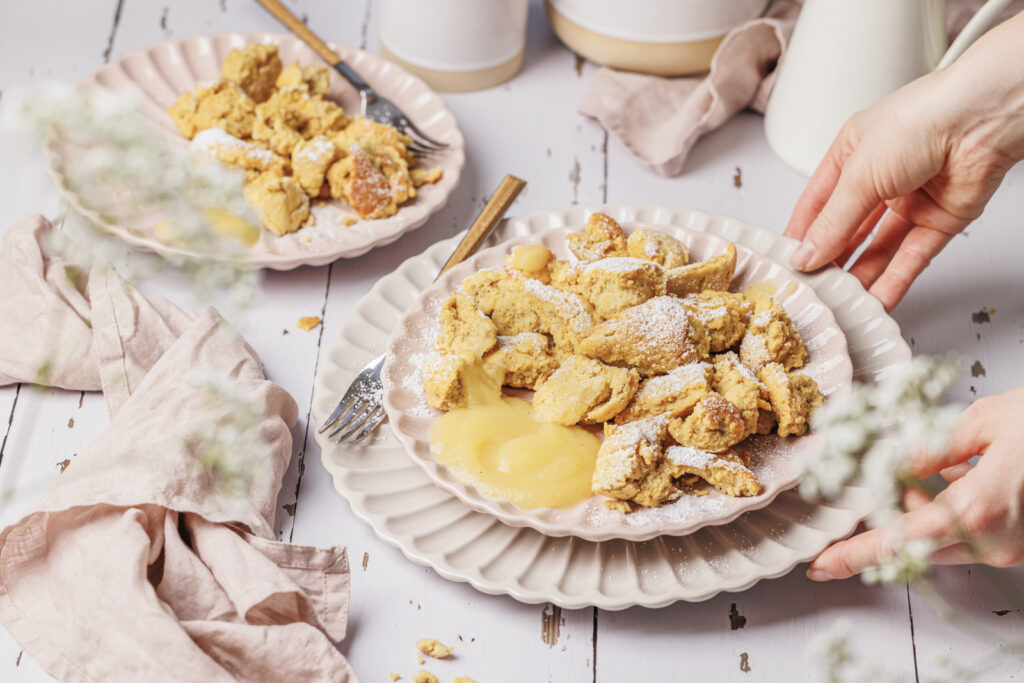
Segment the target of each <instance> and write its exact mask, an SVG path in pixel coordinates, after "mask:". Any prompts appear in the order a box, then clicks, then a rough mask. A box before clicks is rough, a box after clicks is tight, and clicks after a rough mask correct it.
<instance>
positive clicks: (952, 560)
mask: <svg viewBox="0 0 1024 683" xmlns="http://www.w3.org/2000/svg"><path fill="white" fill-rule="evenodd" d="M930 562H931V563H932V564H975V563H977V562H981V559H980V558H979V557H978V553H977V551H976V550H974V549H973V548H972V547H971V546H970V545H969V544H967V543H955V544H953V545H951V546H948V547H946V548H939V549H938V550H936V551H935V552H934V553H932V556H931V558H930Z"/></svg>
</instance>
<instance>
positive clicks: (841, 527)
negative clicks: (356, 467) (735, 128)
mask: <svg viewBox="0 0 1024 683" xmlns="http://www.w3.org/2000/svg"><path fill="white" fill-rule="evenodd" d="M588 210H589V211H598V210H600V211H604V212H609V213H611V215H613V216H618V217H619V218H617V220H619V219H620V218H621V219H622V220H634V219H635V217H636V216H638V215H642V214H646V215H647V216H651V217H654V218H650V217H646V218H644V220H646V221H648V222H654V223H655V224H657V217H658V216H661V215H665V214H668V215H672V214H680V215H683V214H687V215H699V216H701V217H703V218H705V219H720V220H734V221H738V222H739V223H741V224H743V225H745V226H749V227H750V228H752V229H753V231H754V233H755V235H756V236H758V238H759V239H769V240H779V241H780V242H781V246H780V248H781V250H782V252H783V255H788V254H790V253H792V251H793V250H794V249H795V247H796V244H797V242H796V241H795V240H792V239H789V238H786V237H784V236H782V235H779V234H778V233H776V232H774V231H772V230H770V229H769V228H766V227H763V226H760V225H756V224H753V223H747V222H746V221H742V220H741V219H735V218H732V217H729V216H724V215H722V214H708V213H706V212H703V211H700V210H698V209H692V208H687V207H669V206H666V205H661V204H623V203H607V204H603V205H598V206H586V205H576V206H572V207H569V208H564V209H550V210H542V211H536V212H532V213H529V214H524V215H522V216H517V217H510V218H506V219H505V220H504V221H502V223H501V224H500V225H499V229H498V230H497V231H496V234H501V235H504V234H505V233H506V232H508V233H510V234H511V235H514V234H523V231H526V232H529V231H530V224H531V222H535V221H540V220H547V222H548V224H549V225H565V224H567V223H566V221H567V220H570V219H571V215H572V214H573V213H574V212H576V211H588ZM460 237H461V235H456V236H454V237H451V238H448V239H447V240H442V241H440V242H438V243H436V244H434V245H432V246H431V247H428V248H427V249H426V250H424V251H423V252H421V253H420V254H418V255H416V256H413V257H411V258H409V259H407V260H406V261H405V262H403V264H401V265H400V266H399V267H398V268H397V269H396V270H395V271H394V272H393V273H391V274H388V275H386V276H384V277H383V278H381V280H379V281H378V282H377V283H376V284H375V285H374V286H373V288H371V290H370V292H368V293H367V294H366V295H365V296H364V297H362V298H361V299H360V301H359V302H357V303H356V304H355V306H353V308H352V313H351V314H350V315H349V316H348V317H346V320H345V321H344V322H343V323H342V324H341V325H339V326H338V327H337V328H336V331H335V334H334V337H333V338H332V339H331V341H330V342H329V344H328V346H327V348H326V349H325V351H326V356H325V357H324V362H323V363H321V364H320V366H319V368H318V370H317V374H316V378H315V382H314V396H313V401H312V404H311V409H312V413H311V414H312V416H313V419H314V420H315V422H316V423H319V422H320V420H322V419H323V417H324V416H325V415H326V414H327V412H329V410H330V408H331V407H332V406H333V402H334V401H335V400H336V398H337V396H336V395H335V394H336V393H337V392H336V391H332V390H331V388H330V387H328V386H326V384H327V383H328V379H327V377H328V376H329V375H331V374H341V375H348V376H349V378H350V377H351V376H354V374H355V372H356V371H357V368H348V369H346V368H344V367H342V366H341V365H339V364H338V361H337V359H336V355H337V353H338V351H337V349H340V348H344V347H345V346H346V345H347V346H348V347H349V348H350V349H351V348H355V349H356V350H357V354H356V357H355V360H354V361H353V362H358V363H361V362H362V361H363V360H365V359H367V358H369V357H371V356H372V355H377V354H379V353H380V351H381V348H382V347H383V345H384V344H385V343H386V340H385V341H383V342H381V343H380V344H379V345H376V346H374V345H373V344H371V345H369V347H362V346H361V347H353V346H352V345H350V344H349V343H348V342H347V340H346V339H345V338H344V335H345V332H346V329H347V327H348V326H349V325H354V324H355V323H354V322H353V321H354V319H355V318H357V317H358V316H359V312H360V309H361V307H360V303H361V302H363V301H366V300H369V299H370V298H373V297H380V296H382V292H383V290H384V288H385V286H386V281H387V279H388V278H389V277H392V276H397V274H399V273H402V272H404V270H410V271H411V270H412V269H413V268H414V267H415V264H416V263H417V262H421V261H428V262H431V263H430V266H429V267H430V268H431V269H432V270H433V269H436V268H438V267H439V266H440V265H441V264H442V263H443V262H444V260H445V258H446V257H447V255H448V252H449V251H450V249H451V248H452V247H454V245H455V244H456V243H457V241H458V239H460ZM823 272H835V273H836V277H838V278H839V280H840V281H841V282H845V283H846V284H847V285H848V286H849V287H850V288H851V292H852V295H853V296H856V300H855V301H853V302H852V304H851V310H853V309H854V308H859V307H860V306H862V305H863V306H867V307H868V309H869V311H868V313H869V314H870V317H871V318H872V320H878V322H879V324H878V325H877V326H876V327H875V330H874V335H875V336H876V337H879V338H880V340H881V341H879V342H877V343H876V344H874V346H873V348H876V349H877V347H878V344H881V343H883V342H884V344H885V345H886V349H885V352H886V353H890V354H892V355H893V357H894V358H893V360H892V361H891V362H890V363H889V365H886V366H883V368H882V369H884V367H889V366H890V365H891V364H893V363H898V362H906V361H907V360H909V359H910V357H911V355H912V354H911V350H910V346H909V345H908V344H907V342H906V340H904V339H903V337H902V335H901V334H900V333H899V326H898V325H897V324H896V322H895V321H894V320H893V319H892V318H891V317H890V316H889V315H888V314H887V313H886V312H885V311H884V309H883V308H882V305H881V303H880V302H878V300H877V299H874V298H873V297H871V296H870V294H868V293H867V292H866V291H865V290H864V288H863V286H861V285H860V283H859V281H857V280H856V278H854V277H853V276H852V275H850V274H849V273H846V272H844V271H840V270H839V269H838V268H829V269H826V271H823ZM422 277H423V278H424V279H425V282H424V285H423V286H426V284H429V282H430V279H429V278H428V277H427V276H426V275H424V276H422ZM420 289H422V287H420ZM840 326H841V327H842V326H843V323H842V320H841V319H840ZM845 329H846V328H844V330H845ZM847 340H848V342H849V341H851V335H850V333H849V332H847ZM332 351H333V353H332ZM872 355H875V354H872ZM852 356H853V348H852V344H851V357H852ZM855 360H856V359H855ZM864 371H865V372H869V373H872V374H873V376H875V377H877V375H878V373H879V372H880V371H881V369H879V368H875V369H872V368H866V369H865V370H864ZM854 372H855V377H856V374H857V372H858V368H857V365H856V363H855V366H854ZM346 381H347V380H346ZM340 388H343V387H340ZM321 404H323V405H321ZM314 437H315V439H316V441H317V444H318V445H319V446H320V448H321V464H322V465H323V467H324V469H325V470H327V472H328V474H329V475H330V476H331V477H332V483H333V485H334V488H335V490H336V491H337V492H338V494H339V495H340V496H341V497H342V498H343V499H344V500H346V501H347V502H348V503H349V506H350V509H351V510H352V513H353V515H354V516H355V517H356V518H357V519H359V520H361V521H363V522H365V523H367V524H368V525H369V526H370V528H371V529H372V530H373V531H374V534H375V535H376V536H377V537H378V538H380V539H381V540H382V541H383V542H385V543H387V544H388V545H392V546H394V547H396V548H398V549H399V550H400V551H401V552H402V554H403V555H405V557H406V558H408V559H409V560H410V561H412V562H414V563H415V564H418V565H422V566H428V567H431V568H432V569H433V570H434V571H436V572H437V573H438V574H439V575H441V576H442V577H444V578H446V579H448V580H451V581H458V582H464V583H468V584H469V585H471V586H473V587H474V588H475V589H476V590H479V591H480V592H482V593H486V594H490V595H498V594H503V595H509V596H510V597H513V598H514V599H516V600H519V601H520V602H524V603H529V604H539V603H544V602H551V603H553V604H556V605H559V606H561V607H564V608H567V609H576V608H582V607H591V606H593V607H599V608H601V609H606V610H622V609H627V608H629V607H634V606H642V607H648V608H657V607H663V606H666V605H669V604H673V603H675V602H678V601H689V602H699V601H702V600H707V599H710V598H712V597H714V596H715V595H717V594H719V593H721V592H739V591H743V590H746V589H747V588H750V587H751V586H753V585H754V584H756V583H757V582H758V581H760V580H762V579H769V578H776V577H779V576H782V575H785V574H788V573H789V572H790V571H792V570H793V568H794V567H796V566H797V565H798V564H800V563H802V562H806V561H808V560H810V559H812V558H813V557H815V556H816V555H817V554H818V553H820V552H821V550H823V549H824V548H825V547H827V546H828V545H829V544H830V543H832V542H834V541H836V540H838V539H841V538H845V537H846V536H848V535H849V534H850V533H852V531H853V530H854V529H855V528H856V526H857V524H858V523H859V522H860V521H861V520H862V519H864V518H865V517H866V516H867V515H868V514H869V512H870V509H869V507H868V506H867V505H866V504H865V503H864V502H863V501H859V500H858V495H857V494H858V490H859V488H860V487H858V486H857V482H851V483H850V484H848V485H847V486H846V487H844V489H843V490H842V491H841V492H840V494H839V496H837V498H835V499H833V500H832V501H828V502H827V503H826V502H821V503H818V504H817V505H816V509H817V507H824V508H828V509H829V510H831V511H834V512H836V513H837V515H838V518H836V519H835V520H834V523H833V524H832V525H831V527H829V528H823V529H818V528H815V527H811V526H808V525H802V526H801V528H802V529H804V530H805V532H806V533H807V534H809V535H810V536H813V541H812V542H811V546H812V548H811V549H807V550H803V551H801V550H797V549H790V550H791V552H789V553H788V556H787V558H786V559H785V560H784V561H781V562H776V563H775V564H774V565H773V566H771V567H765V568H763V569H762V570H761V571H756V572H754V573H752V574H751V575H749V576H747V577H745V578H742V579H737V578H735V577H732V578H731V579H723V578H722V577H721V576H718V575H716V578H717V579H718V580H716V581H713V582H711V584H709V585H704V586H701V587H698V588H688V587H686V586H683V585H682V584H680V583H676V584H674V585H673V586H672V588H671V589H669V590H666V591H664V592H662V593H659V594H656V595H652V594H649V593H645V592H643V591H640V590H638V589H637V590H633V591H629V592H627V593H624V594H616V595H610V594H608V593H606V592H602V591H601V590H597V589H590V590H587V591H583V592H569V591H567V590H565V589H563V588H562V587H561V586H559V585H546V586H544V587H539V588H538V587H532V588H531V587H527V586H525V585H524V584H523V582H522V580H521V579H522V577H521V575H520V576H519V577H516V579H515V580H508V581H502V580H495V579H490V578H488V577H486V576H484V575H483V573H482V572H481V568H480V567H479V566H472V567H465V566H462V567H460V566H456V565H455V564H454V563H453V561H452V560H451V559H450V558H449V557H448V555H447V554H446V553H444V552H442V551H440V550H434V551H430V550H426V549H423V548H422V547H419V546H418V544H417V542H416V538H414V537H413V536H412V535H411V534H410V533H409V532H404V533H401V532H399V531H397V530H396V529H394V528H393V527H387V526H386V525H387V522H388V518H387V516H386V515H385V514H383V513H376V512H374V511H372V510H370V509H369V508H368V507H367V506H366V498H367V494H366V493H365V492H362V491H358V490H354V489H351V488H349V487H348V486H347V481H346V473H347V470H346V469H345V468H344V467H342V466H336V465H335V463H334V462H332V453H336V452H338V451H345V450H352V451H353V452H358V453H359V454H360V455H366V454H370V455H369V456H368V457H373V456H372V451H373V450H374V444H372V443H371V444H368V445H366V446H363V447H361V448H357V449H345V448H344V447H342V446H339V445H337V444H334V443H333V442H329V441H327V439H326V438H325V437H324V436H323V435H319V434H314ZM388 447H391V446H390V445H389V446H388ZM403 456H404V450H403ZM404 457H407V456H404ZM410 465H411V463H410ZM417 471H418V468H417ZM771 507H772V506H769V507H768V508H765V510H770V509H771ZM467 510H468V509H467ZM762 512H763V511H762ZM471 514H481V513H471ZM755 514H758V513H755ZM481 516H485V515H481ZM740 521H742V517H741V519H740V520H737V521H736V522H734V524H737V523H739V522H740ZM790 523H791V524H797V523H798V522H796V521H791V522H790ZM496 525H497V526H503V525H501V523H500V522H498V521H497V520H493V523H492V524H491V525H490V526H491V527H494V526H496ZM729 526H730V525H725V526H722V527H716V529H722V530H725V529H728V528H729ZM489 528H490V527H489ZM529 531H531V532H532V530H529ZM534 533H536V532H534ZM698 533H700V532H698ZM582 543H588V542H586V541H583V542H582ZM615 543H627V544H630V545H632V544H631V543H630V542H615ZM593 545H600V544H593Z"/></svg>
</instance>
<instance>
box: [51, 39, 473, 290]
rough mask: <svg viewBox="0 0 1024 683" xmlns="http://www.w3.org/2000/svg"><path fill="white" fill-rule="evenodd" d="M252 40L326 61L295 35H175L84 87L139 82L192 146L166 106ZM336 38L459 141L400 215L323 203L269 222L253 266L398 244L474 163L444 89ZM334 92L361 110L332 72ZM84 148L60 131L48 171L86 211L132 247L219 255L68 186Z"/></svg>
mask: <svg viewBox="0 0 1024 683" xmlns="http://www.w3.org/2000/svg"><path fill="white" fill-rule="evenodd" d="M250 42H257V43H269V44H273V45H277V46H278V48H279V51H280V55H281V61H282V62H284V63H285V64H291V63H292V62H294V61H296V60H297V61H298V62H299V63H301V64H303V65H314V64H322V63H323V62H322V61H321V60H320V59H319V58H318V57H317V56H316V54H315V53H314V52H313V51H312V50H311V49H309V47H307V46H306V45H305V43H303V42H302V41H301V40H299V39H298V38H296V37H294V36H292V35H289V34H277V33H252V34H244V33H221V34H218V35H214V36H193V37H191V38H184V39H182V40H176V41H169V42H166V43H160V44H158V45H153V46H151V47H148V48H146V49H144V50H139V51H138V52H132V53H129V54H127V55H124V56H123V57H121V58H120V59H117V60H115V61H113V62H111V63H110V64H107V65H106V66H104V67H103V68H101V69H99V70H98V71H96V72H95V73H94V74H92V75H91V76H89V77H88V78H86V79H85V80H84V81H83V82H82V83H81V84H80V86H81V87H89V86H106V87H133V88H135V89H137V90H139V91H140V92H141V93H142V95H143V104H142V113H143V115H144V116H146V117H147V118H149V119H150V120H152V122H153V123H154V124H155V125H156V128H157V130H158V131H159V132H160V134H161V135H164V136H165V137H166V138H167V140H168V141H169V142H170V144H173V145H180V146H182V147H184V146H186V145H187V144H188V140H186V139H185V138H183V137H182V136H181V135H179V134H178V131H177V128H176V127H175V125H174V122H173V121H172V120H171V118H170V116H169V115H168V114H167V108H168V107H170V106H171V105H172V104H173V103H174V101H175V100H176V99H177V98H178V95H180V94H181V93H183V92H187V91H191V90H192V89H193V88H194V87H195V85H196V83H199V82H202V81H207V80H210V79H214V78H217V77H218V76H219V75H220V65H221V63H222V62H223V61H224V57H225V56H226V55H227V53H228V52H230V51H231V50H232V49H233V48H236V47H240V46H242V45H245V44H246V43H250ZM330 46H331V48H332V49H333V50H334V51H335V52H337V53H338V54H340V55H341V57H342V58H343V59H344V60H345V61H346V62H347V63H348V64H349V65H351V66H352V68H354V69H355V70H356V71H358V72H359V73H360V74H361V75H362V76H363V77H364V78H365V79H366V80H367V82H369V83H370V85H372V86H373V87H374V88H375V89H376V90H377V91H378V92H380V93H381V94H382V95H383V96H385V97H387V98H389V99H391V100H392V101H393V102H394V103H395V104H397V105H398V106H399V108H401V109H402V110H403V111H405V112H406V114H407V115H408V116H409V118H410V119H411V120H413V121H414V122H416V124H417V125H418V126H419V127H420V128H422V129H423V130H424V131H426V132H427V133H428V134H429V135H430V136H431V137H434V138H436V139H438V140H442V141H444V142H447V143H448V144H449V145H450V146H451V148H450V149H449V150H447V151H446V152H444V153H442V154H437V155H434V156H432V157H430V158H429V159H427V160H426V161H425V162H424V166H428V167H430V166H435V165H436V166H440V167H441V170H442V173H443V175H442V177H441V180H440V181H438V182H437V183H435V184H433V185H424V186H423V187H421V188H420V192H419V195H418V196H417V197H416V198H415V199H414V200H412V201H411V202H408V203H406V204H403V205H402V206H401V207H400V208H399V210H398V213H396V214H395V215H394V216H392V217H390V218H386V219H383V220H373V221H371V220H356V222H355V223H353V224H352V225H345V219H348V218H356V216H355V214H354V213H352V210H351V209H350V208H349V207H347V206H345V205H344V204H342V203H341V202H338V201H336V200H332V201H329V202H327V203H326V204H325V205H324V206H316V207H314V209H313V212H314V214H315V215H316V223H315V224H314V225H310V226H306V227H304V228H302V229H300V230H298V231H296V232H294V233H291V234H289V235H283V236H277V235H274V234H273V233H271V232H269V231H267V230H261V231H260V232H261V235H260V239H259V241H258V242H256V243H255V244H253V245H252V246H250V247H248V248H247V249H246V251H245V252H244V253H243V255H242V260H243V261H244V262H245V263H247V264H248V265H252V266H256V267H260V268H271V269H274V270H288V269H291V268H295V267H298V266H302V265H314V266H318V265H324V264H326V263H330V262H332V261H335V260H337V259H339V258H352V257H355V256H360V255H362V254H365V253H366V252H367V251H369V250H370V249H372V248H374V247H379V246H382V245H385V244H390V243H391V242H394V241H395V240H397V239H398V238H399V237H401V236H402V235H404V234H405V233H407V232H409V231H411V230H414V229H416V228H418V227H420V226H421V225H423V224H424V223H425V222H426V221H427V219H428V218H429V217H430V216H431V215H432V214H433V213H435V212H436V211H438V210H439V209H440V208H441V207H442V206H444V204H445V202H446V201H447V200H448V197H449V196H450V195H451V193H452V191H453V190H454V189H455V186H456V185H458V182H459V176H460V174H461V173H462V166H463V163H464V162H465V154H464V150H463V147H464V143H463V138H462V133H461V132H460V131H459V127H458V125H457V123H456V121H455V116H454V115H452V113H451V111H449V110H448V108H447V107H446V106H445V104H444V101H443V100H442V99H441V98H440V97H439V96H438V95H437V93H435V92H434V91H432V90H431V89H430V88H428V87H427V85H426V83H424V82H423V81H422V80H420V79H419V78H417V77H415V76H413V75H412V74H410V73H409V72H407V71H405V70H404V69H402V68H401V67H399V66H396V65H395V64H392V63H391V62H389V61H387V60H385V59H382V58H380V57H377V56H375V55H372V54H370V53H369V52H365V51H363V50H359V49H356V48H353V47H346V46H344V45H336V44H333V43H331V44H330ZM329 97H330V98H331V99H334V100H335V101H336V102H338V103H339V104H341V106H342V107H343V108H344V109H345V111H346V112H349V113H356V112H358V111H359V93H358V92H356V91H355V90H354V89H353V88H352V87H351V86H350V85H348V83H346V82H345V81H344V80H343V79H342V78H341V76H339V75H338V74H337V73H335V72H334V71H333V70H332V71H331V92H330V95H329ZM76 153H80V152H79V151H78V150H76V149H75V148H74V147H72V146H71V145H69V144H65V143H63V142H62V141H61V140H59V139H54V138H52V137H51V139H50V140H49V141H48V143H47V149H46V164H47V170H48V171H49V173H50V176H51V177H52V178H53V180H54V182H55V183H56V185H57V188H58V189H59V190H60V191H61V193H62V194H63V195H64V196H65V197H66V198H67V200H68V201H69V202H70V203H71V205H72V206H74V207H75V209H76V210H77V211H79V212H80V213H81V214H83V215H85V216H86V217H87V218H89V219H90V220H91V221H93V222H94V223H95V224H96V225H98V226H100V227H101V228H103V229H104V230H106V231H108V232H110V233H112V234H114V235H116V236H118V237H119V238H121V239H122V240H124V241H125V242H127V243H128V244H131V245H132V246H135V247H139V248H141V249H147V250H150V251H154V252H157V253H158V254H161V255H164V256H168V257H177V258H185V259H190V260H204V259H208V258H211V256H210V255H209V254H202V253H199V252H195V251H190V250H188V249H183V248H180V247H177V246H174V245H171V244H168V243H166V242H164V241H162V240H161V239H160V238H159V237H158V236H157V234H156V227H157V226H158V225H159V224H160V223H161V222H162V220H163V218H162V217H161V216H158V215H152V216H149V217H147V218H144V219H141V220H139V219H136V220H128V218H127V216H128V215H129V214H127V212H126V209H125V208H124V207H123V206H119V204H118V199H117V198H114V197H112V198H111V199H110V201H109V202H107V203H104V204H103V205H99V204H97V203H96V199H95V198H89V200H88V201H87V200H86V198H85V197H82V196H81V195H79V194H78V193H76V192H75V191H74V190H73V189H72V188H71V187H70V186H69V184H68V182H67V178H66V176H65V172H64V168H65V164H66V161H67V159H68V158H70V155H74V154H76Z"/></svg>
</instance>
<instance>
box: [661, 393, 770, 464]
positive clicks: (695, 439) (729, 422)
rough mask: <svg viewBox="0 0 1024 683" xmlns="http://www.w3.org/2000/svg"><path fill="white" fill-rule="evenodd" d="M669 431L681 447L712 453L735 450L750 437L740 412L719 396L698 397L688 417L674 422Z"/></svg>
mask: <svg viewBox="0 0 1024 683" xmlns="http://www.w3.org/2000/svg"><path fill="white" fill-rule="evenodd" d="M668 430H669V433H670V434H671V435H672V438H674V439H675V440H676V441H677V442H679V443H680V444H682V445H684V446H693V447H694V448H699V449H701V450H705V451H711V452H712V453H718V452H721V451H724V450H725V449H726V448H728V447H729V446H735V445H736V444H738V443H739V442H740V441H742V440H743V439H745V438H747V436H749V435H750V431H748V429H747V421H746V420H745V419H744V417H743V413H742V412H740V409H739V408H737V407H736V406H734V405H733V404H732V403H730V402H729V401H727V400H725V398H724V397H723V396H722V395H721V394H718V393H710V394H707V395H706V396H703V397H701V399H700V400H699V401H697V405H695V406H694V407H693V412H692V413H690V415H689V417H687V418H686V419H682V418H678V417H677V418H675V419H674V420H672V421H671V422H669V425H668Z"/></svg>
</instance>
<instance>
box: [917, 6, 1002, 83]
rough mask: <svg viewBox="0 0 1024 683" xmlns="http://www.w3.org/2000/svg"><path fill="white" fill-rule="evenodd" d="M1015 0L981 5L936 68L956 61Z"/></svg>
mask: <svg viewBox="0 0 1024 683" xmlns="http://www.w3.org/2000/svg"><path fill="white" fill-rule="evenodd" d="M1011 2H1013V0H988V2H986V3H985V4H984V5H982V6H981V9H979V10H978V11H977V12H976V13H975V14H974V16H973V17H971V20H970V21H968V22H967V25H966V26H964V30H963V31H960V35H958V36H957V37H956V40H954V41H953V44H952V45H950V46H949V49H948V50H946V54H944V55H942V59H940V60H939V64H938V66H936V67H935V68H936V69H941V68H942V67H944V66H949V65H950V64H952V63H953V62H955V61H956V58H957V57H959V56H960V55H962V54H963V52H964V50H966V49H967V48H968V47H970V45H971V43H973V42H974V41H975V40H977V39H978V38H980V37H981V34H982V33H984V32H985V31H987V30H988V27H989V26H991V25H992V22H993V21H995V20H996V18H997V17H998V16H999V15H1000V14H1002V13H1003V10H1005V9H1006V8H1007V7H1009V5H1010V3H1011Z"/></svg>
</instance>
